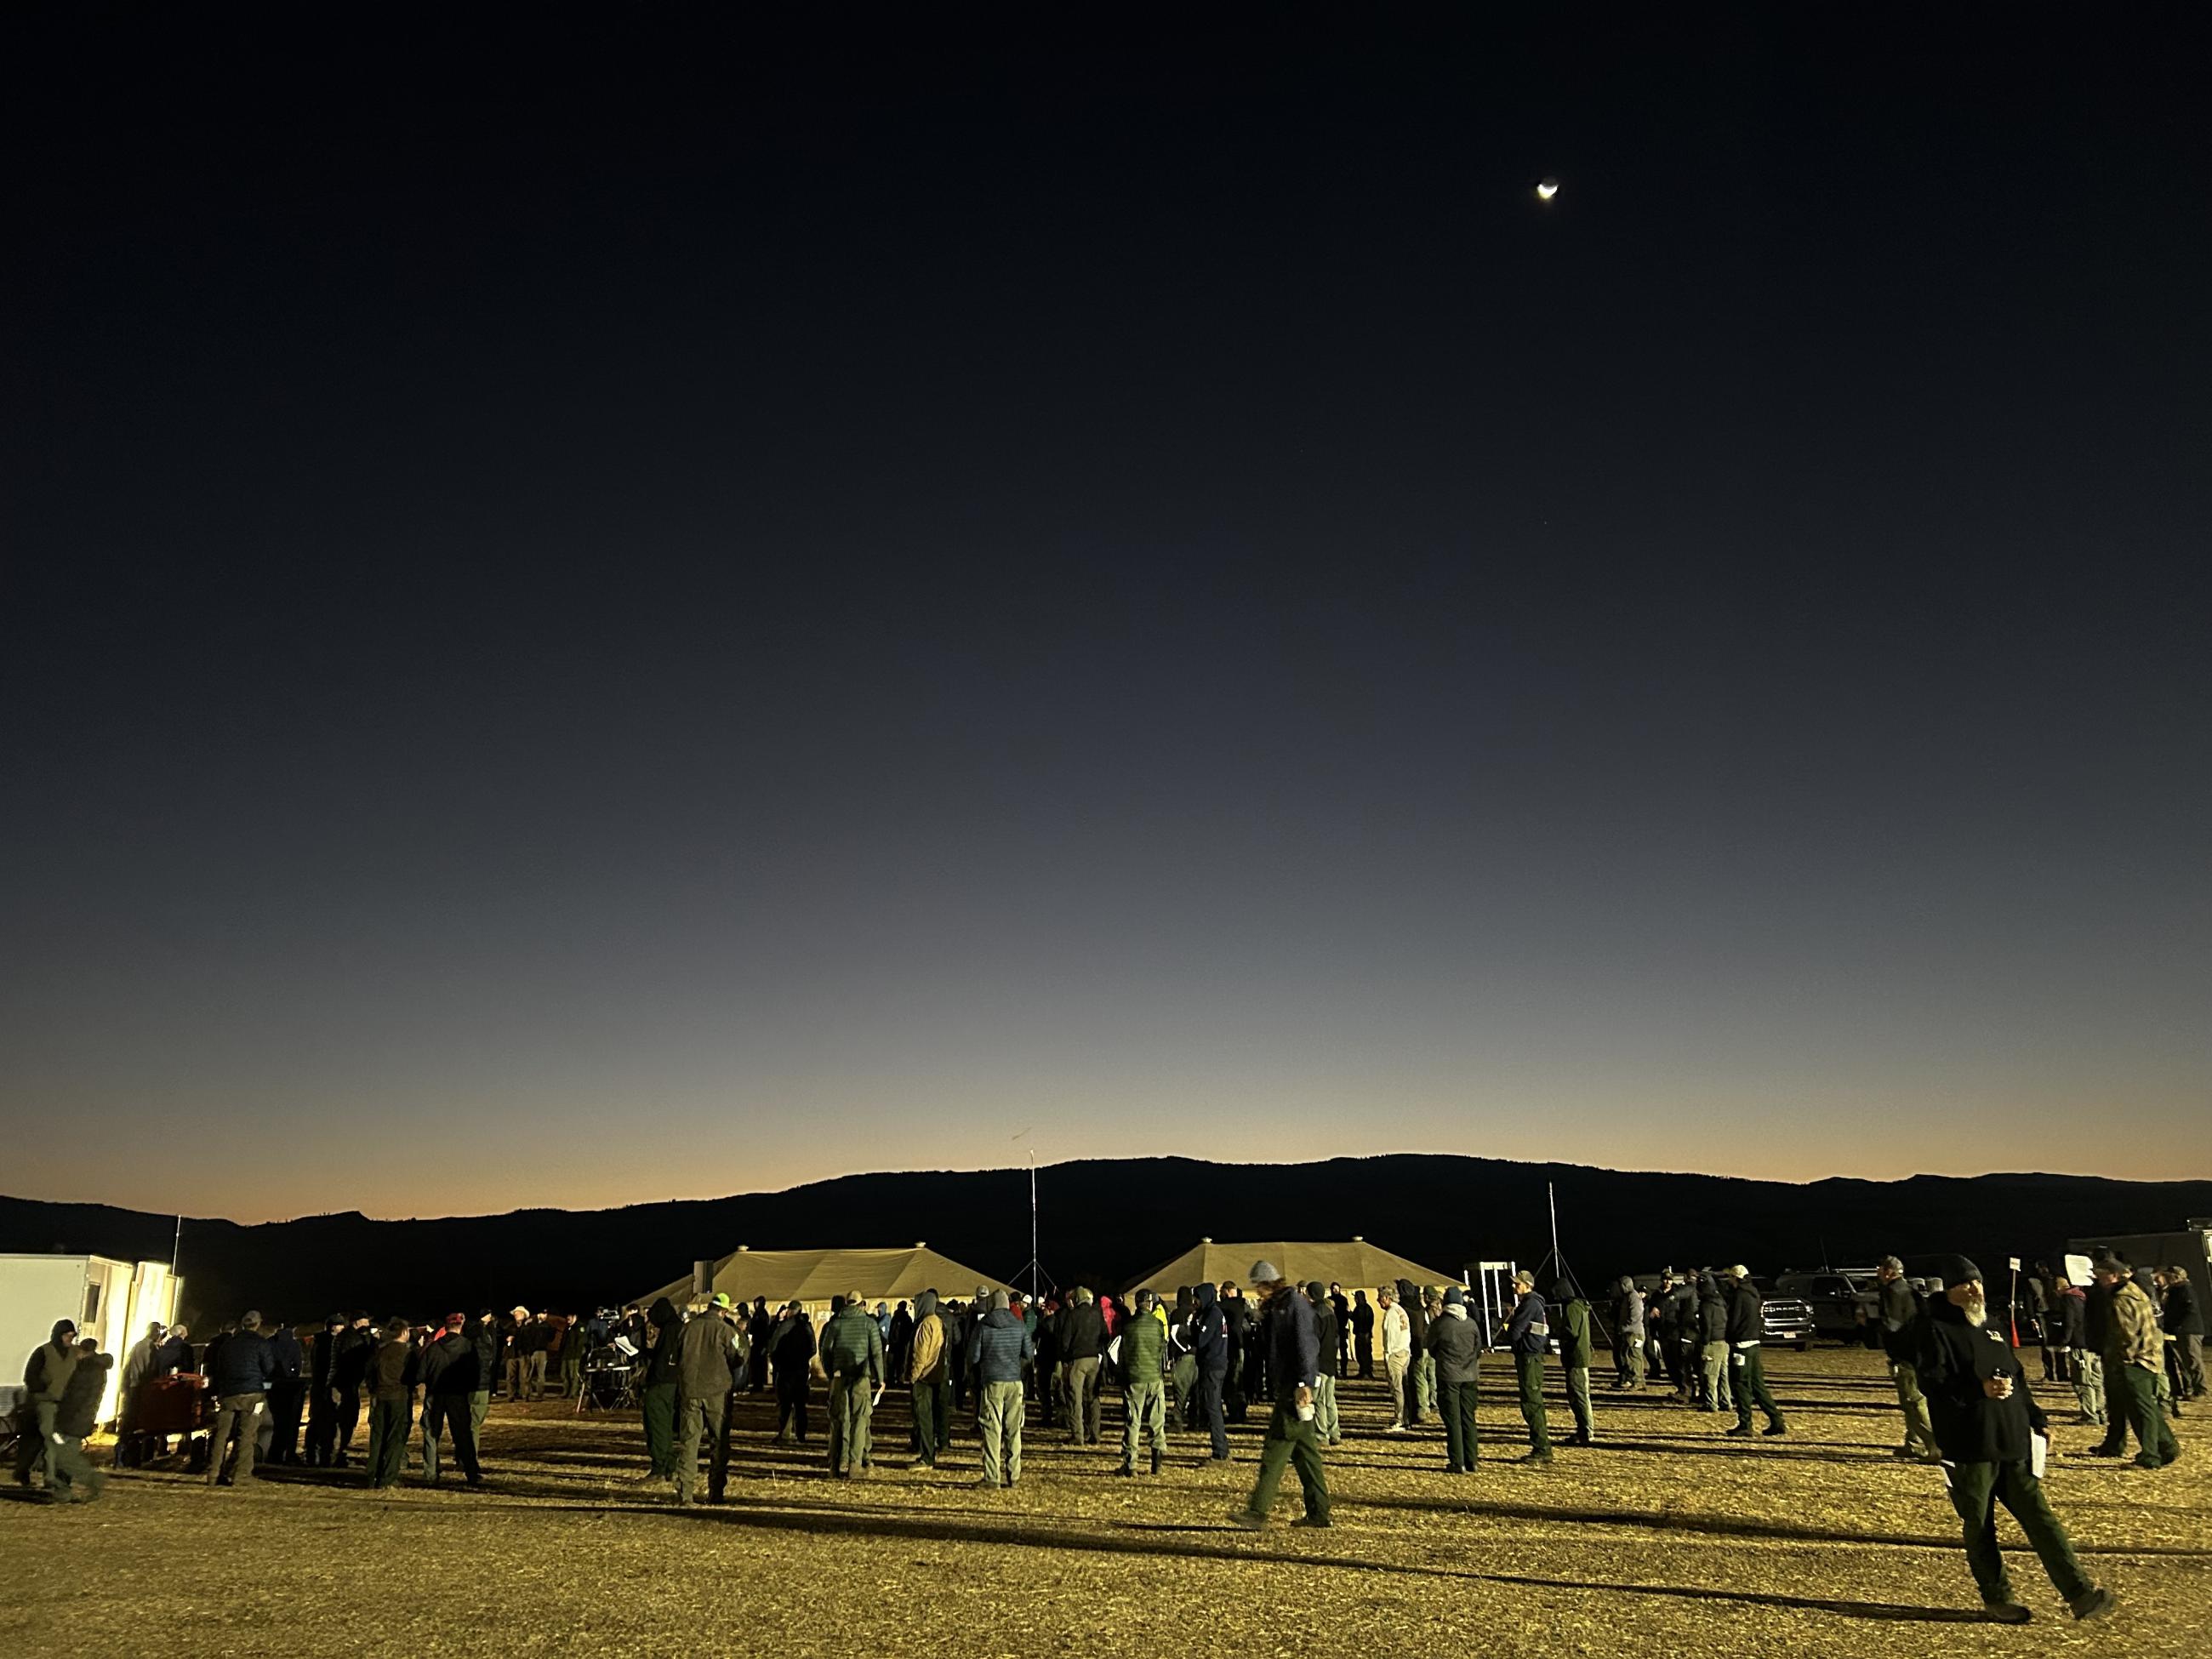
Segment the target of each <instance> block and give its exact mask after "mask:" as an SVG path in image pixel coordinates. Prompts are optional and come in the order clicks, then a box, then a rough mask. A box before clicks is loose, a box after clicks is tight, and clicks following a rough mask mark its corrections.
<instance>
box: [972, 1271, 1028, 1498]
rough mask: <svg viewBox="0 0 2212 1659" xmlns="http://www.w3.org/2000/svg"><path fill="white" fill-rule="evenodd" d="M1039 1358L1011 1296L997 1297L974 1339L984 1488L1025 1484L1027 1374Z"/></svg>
mask: <svg viewBox="0 0 2212 1659" xmlns="http://www.w3.org/2000/svg"><path fill="white" fill-rule="evenodd" d="M1035 1358H1036V1342H1035V1341H1033V1340H1031V1339H1030V1334H1029V1329H1028V1328H1027V1327H1026V1326H1024V1324H1023V1323H1022V1322H1021V1321H1020V1320H1018V1319H1017V1318H1015V1317H1014V1316H1013V1314H1012V1312H1010V1311H1009V1310H1008V1307H1007V1297H1006V1292H1005V1291H993V1292H991V1298H990V1311H989V1312H988V1313H987V1314H985V1315H984V1316H983V1322H982V1323H981V1324H980V1325H978V1326H976V1327H975V1334H973V1335H972V1336H970V1337H969V1339H968V1370H969V1375H971V1376H974V1377H975V1431H976V1435H977V1437H978V1438H980V1439H981V1441H982V1443H983V1473H982V1474H981V1477H979V1478H978V1479H977V1480H976V1482H975V1484H976V1485H977V1486H989V1487H992V1488H994V1489H995V1488H997V1487H1000V1486H1012V1485H1014V1483H1015V1482H1017V1481H1018V1480H1020V1479H1021V1478H1022V1368H1023V1367H1024V1366H1025V1365H1027V1364H1030V1361H1031V1360H1033V1359H1035Z"/></svg>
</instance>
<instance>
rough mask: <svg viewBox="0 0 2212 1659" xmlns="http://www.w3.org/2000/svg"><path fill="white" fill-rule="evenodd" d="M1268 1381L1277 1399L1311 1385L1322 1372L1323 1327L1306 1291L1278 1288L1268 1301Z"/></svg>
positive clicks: (1286, 1396)
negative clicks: (1318, 1321) (1317, 1320)
mask: <svg viewBox="0 0 2212 1659" xmlns="http://www.w3.org/2000/svg"><path fill="white" fill-rule="evenodd" d="M1320 1375H1321V1328H1320V1327H1319V1325H1318V1324H1317V1323H1316V1322H1315V1319H1314V1306H1313V1304H1312V1303H1310V1302H1309V1301H1307V1300H1306V1297H1305V1292H1304V1291H1300V1290H1296V1289H1291V1290H1281V1291H1276V1292H1275V1294H1274V1296H1273V1298H1271V1299H1270V1300H1269V1302H1268V1304H1267V1381H1268V1383H1270V1385H1272V1386H1273V1389H1274V1391H1275V1397H1276V1398H1277V1399H1278V1400H1288V1399H1290V1398H1291V1396H1292V1395H1295V1394H1296V1393H1297V1391H1298V1389H1301V1388H1310V1387H1312V1386H1313V1383H1314V1380H1315V1379H1316V1377H1317V1376H1320Z"/></svg>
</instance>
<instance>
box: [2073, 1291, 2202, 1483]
mask: <svg viewBox="0 0 2212 1659" xmlns="http://www.w3.org/2000/svg"><path fill="white" fill-rule="evenodd" d="M2093 1266H2094V1271H2095V1273H2096V1279H2097V1283H2098V1284H2099V1285H2100V1286H2101V1287H2103V1288H2104V1290H2105V1291H2106V1296H2107V1298H2108V1300H2107V1307H2106V1322H2105V1323H2106V1336H2105V1353H2104V1360H2105V1390H2106V1409H2107V1411H2108V1413H2109V1414H2110V1418H2111V1421H2110V1423H2109V1425H2108V1426H2107V1427H2106V1433H2105V1438H2104V1440H2103V1442H2102V1443H2100V1444H2099V1445H2097V1446H2096V1447H2094V1448H2093V1449H2092V1450H2091V1453H2090V1455H2092V1456H2095V1457H2118V1456H2120V1455H2123V1454H2124V1453H2125V1452H2126V1450H2127V1449H2128V1431H2129V1430H2130V1429H2133V1430H2134V1431H2135V1436H2136V1466H2137V1467H2138V1468H2146V1469H2162V1468H2165V1467H2166V1465H2167V1464H2169V1463H2171V1462H2173V1461H2174V1460H2175V1459H2176V1458H2178V1457H2179V1456H2180V1455H2181V1447H2180V1445H2179V1443H2177V1442H2176V1441H2175V1439H2174V1437H2173V1431H2172V1429H2170V1428H2168V1427H2167V1426H2166V1416H2165V1413H2162V1412H2161V1411H2160V1409H2159V1405H2158V1381H2159V1372H2160V1369H2161V1367H2162V1366H2163V1364H2164V1353H2163V1349H2164V1347H2165V1337H2164V1334H2163V1333H2162V1332H2160V1329H2159V1328H2158V1314H2157V1312H2156V1310H2154V1309H2153V1308H2152V1306H2151V1302H2150V1297H2148V1296H2146V1295H2145V1294H2144V1293H2143V1289H2142V1285H2138V1284H2136V1282H2135V1280H2134V1279H2131V1278H2130V1277H2129V1274H2128V1268H2127V1264H2126V1263H2124V1262H2123V1261H2118V1260H2117V1259H2115V1258H2113V1257H2112V1256H2109V1255H2108V1256H2101V1257H2100V1258H2099V1259H2098V1260H2097V1261H2096V1262H2095V1263H2094V1264H2093Z"/></svg>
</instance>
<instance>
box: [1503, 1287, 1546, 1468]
mask: <svg viewBox="0 0 2212 1659" xmlns="http://www.w3.org/2000/svg"><path fill="white" fill-rule="evenodd" d="M1513 1293H1514V1295H1515V1297H1516V1298H1518V1299H1517V1300H1516V1302H1515V1303H1514V1304H1513V1316H1512V1317H1511V1318H1510V1319H1509V1320H1508V1321H1507V1322H1506V1324H1505V1340H1506V1342H1507V1343H1508V1344H1509V1345H1510V1346H1511V1348H1512V1350H1513V1373H1514V1378H1515V1381H1516V1383H1518V1384H1519V1392H1520V1395H1521V1420H1522V1422H1524V1423H1526V1424H1527V1425H1528V1451H1527V1453H1526V1454H1524V1455H1522V1457H1521V1458H1520V1460H1519V1461H1520V1462H1523V1463H1529V1464H1534V1466H1535V1467H1536V1468H1548V1467H1549V1466H1550V1464H1551V1462H1552V1433H1551V1425H1550V1423H1549V1421H1548V1420H1547V1417H1546V1415H1545V1412H1544V1352H1545V1350H1546V1349H1547V1348H1548V1347H1550V1346H1551V1345H1552V1327H1551V1323H1550V1322H1549V1321H1548V1320H1547V1318H1546V1317H1545V1308H1544V1298H1543V1297H1541V1296H1539V1295H1538V1294H1537V1293H1536V1275H1535V1274H1534V1273H1530V1272H1528V1269H1526V1268H1525V1267H1524V1268H1523V1269H1522V1271H1521V1272H1519V1273H1516V1274H1514V1275H1513Z"/></svg>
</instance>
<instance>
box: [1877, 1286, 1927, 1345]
mask: <svg viewBox="0 0 2212 1659" xmlns="http://www.w3.org/2000/svg"><path fill="white" fill-rule="evenodd" d="M1875 1303H1876V1306H1877V1308H1878V1309H1879V1310H1880V1312H1881V1351H1882V1352H1884V1353H1885V1354H1887V1355H1888V1356H1889V1358H1892V1359H1893V1360H1896V1361H1898V1362H1899V1364H1911V1360H1912V1351H1913V1350H1912V1345H1913V1344H1914V1343H1915V1342H1917V1341H1918V1340H1919V1337H1918V1334H1917V1333H1916V1332H1915V1331H1914V1330H1913V1328H1912V1326H1913V1322H1914V1321H1916V1320H1917V1319H1918V1318H1919V1317H1920V1303H1919V1299H1918V1298H1917V1297H1915V1296H1914V1295H1913V1294H1912V1286H1911V1285H1908V1284H1906V1283H1905V1280H1904V1279H1903V1278H1901V1277H1900V1278H1897V1279H1891V1280H1890V1281H1889V1283H1887V1285H1882V1286H1881V1288H1880V1289H1878V1290H1877V1291H1875Z"/></svg>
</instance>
